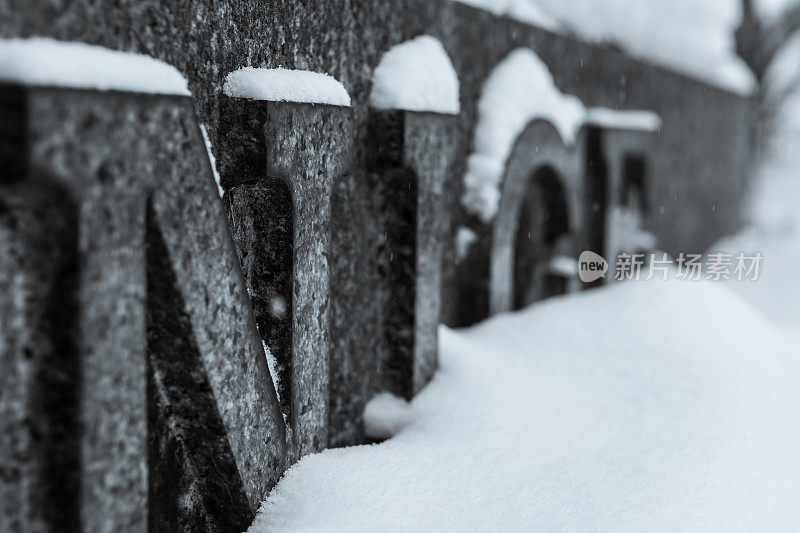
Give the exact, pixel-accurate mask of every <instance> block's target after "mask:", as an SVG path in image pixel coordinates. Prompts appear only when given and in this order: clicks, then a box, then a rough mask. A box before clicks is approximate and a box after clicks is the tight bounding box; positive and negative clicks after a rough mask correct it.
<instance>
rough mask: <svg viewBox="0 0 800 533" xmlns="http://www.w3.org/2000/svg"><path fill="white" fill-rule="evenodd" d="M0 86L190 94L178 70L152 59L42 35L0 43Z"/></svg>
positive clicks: (3, 40)
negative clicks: (1, 84)
mask: <svg viewBox="0 0 800 533" xmlns="http://www.w3.org/2000/svg"><path fill="white" fill-rule="evenodd" d="M0 82H7V83H18V84H22V85H28V86H44V87H70V88H77V89H92V90H98V91H126V92H137V93H151V94H171V95H182V96H188V95H190V93H189V88H188V86H187V83H186V78H184V77H183V75H182V74H181V73H180V72H178V69H176V68H175V67H173V66H172V65H168V64H167V63H164V62H163V61H159V60H158V59H155V58H153V57H150V56H146V55H141V54H134V53H132V52H120V51H117V50H110V49H108V48H104V47H102V46H95V45H89V44H85V43H78V42H69V41H56V40H54V39H48V38H43V37H34V38H29V39H17V38H15V39H0Z"/></svg>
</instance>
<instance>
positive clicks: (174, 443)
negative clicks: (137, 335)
mask: <svg viewBox="0 0 800 533" xmlns="http://www.w3.org/2000/svg"><path fill="white" fill-rule="evenodd" d="M148 215H149V216H148V224H147V309H148V317H147V352H148V367H147V368H148V376H147V385H148V435H149V439H150V453H149V456H148V467H149V472H150V474H151V475H150V490H149V503H150V506H149V513H148V514H149V525H150V530H151V531H244V530H245V529H247V527H248V526H249V525H250V522H252V519H253V517H254V513H253V510H252V509H251V508H250V505H249V503H248V501H247V495H246V493H245V490H244V487H243V485H242V481H241V478H240V476H239V471H238V469H237V468H236V461H235V459H234V456H233V452H232V451H231V448H230V444H229V442H228V438H227V435H226V432H225V426H224V423H223V421H222V417H221V415H220V413H219V409H218V408H217V403H216V401H215V399H214V394H213V390H212V388H211V385H210V383H209V381H208V377H207V376H206V373H205V371H204V369H203V362H202V356H201V355H200V352H199V350H198V348H197V343H196V342H195V339H194V333H193V331H192V324H191V319H190V318H189V316H188V315H187V313H186V311H185V307H186V304H185V301H184V299H183V297H182V295H181V294H180V290H179V289H178V282H177V279H176V275H175V272H174V271H173V270H172V265H171V264H170V261H169V250H168V249H167V247H166V244H165V243H164V238H163V235H162V234H161V231H160V230H159V228H158V226H157V225H156V224H155V220H154V216H153V215H152V211H151V212H150V213H148Z"/></svg>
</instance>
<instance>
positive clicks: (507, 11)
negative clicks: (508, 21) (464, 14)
mask: <svg viewBox="0 0 800 533" xmlns="http://www.w3.org/2000/svg"><path fill="white" fill-rule="evenodd" d="M455 1H456V2H460V3H462V4H467V5H469V6H472V7H477V8H478V9H483V10H484V11H489V12H490V13H493V14H495V15H497V16H507V17H509V18H512V19H515V20H519V21H520V22H525V23H527V24H531V25H533V26H538V27H540V28H544V29H546V30H551V31H558V30H559V29H560V28H561V24H560V23H559V22H558V21H557V20H556V19H554V18H553V17H551V16H550V15H548V14H547V13H545V12H544V11H543V10H542V8H541V7H539V5H538V4H536V3H535V2H532V1H530V0H455Z"/></svg>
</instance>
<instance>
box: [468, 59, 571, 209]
mask: <svg viewBox="0 0 800 533" xmlns="http://www.w3.org/2000/svg"><path fill="white" fill-rule="evenodd" d="M585 114H586V108H585V107H584V106H583V104H582V103H581V101H580V100H579V99H578V98H576V97H574V96H568V95H565V94H563V93H562V92H561V91H560V90H559V89H558V88H557V87H556V86H555V84H554V83H553V77H552V76H551V75H550V71H549V70H548V68H547V66H546V65H545V64H544V63H542V61H541V60H540V59H539V58H538V57H537V56H536V54H534V53H533V52H532V51H531V50H528V49H525V48H519V49H517V50H514V51H513V52H511V53H510V54H509V55H508V56H507V57H506V58H505V59H504V60H503V61H501V62H500V63H499V64H498V65H497V66H496V67H495V69H494V70H493V71H492V73H491V75H490V76H489V78H488V79H487V80H486V82H485V84H484V86H483V90H482V92H481V97H480V99H479V100H478V124H477V126H476V129H475V141H474V148H473V150H474V151H473V152H472V154H471V155H470V156H469V159H468V160H467V173H466V175H465V176H464V189H465V191H464V195H463V196H462V199H461V200H462V204H463V205H464V207H465V208H466V209H467V210H468V211H469V212H470V213H473V214H475V215H477V216H479V217H480V218H481V220H483V221H484V222H488V221H490V220H491V219H492V218H493V217H494V215H495V213H496V212H497V206H498V203H499V200H500V192H499V191H498V184H499V182H500V179H501V177H502V174H503V169H504V167H505V162H506V159H507V158H508V156H509V154H510V153H511V148H512V147H513V145H514V141H515V140H516V138H517V136H518V135H519V134H520V133H522V130H523V129H524V128H525V126H526V125H527V124H528V123H529V122H530V121H531V120H534V119H537V118H539V119H543V120H547V121H549V122H551V123H552V124H553V125H554V126H555V127H556V129H557V130H558V131H559V133H560V134H561V137H562V138H563V139H564V142H565V143H568V144H569V143H573V142H574V141H575V136H576V134H577V132H578V129H579V128H580V126H581V124H582V123H583V120H584V118H585Z"/></svg>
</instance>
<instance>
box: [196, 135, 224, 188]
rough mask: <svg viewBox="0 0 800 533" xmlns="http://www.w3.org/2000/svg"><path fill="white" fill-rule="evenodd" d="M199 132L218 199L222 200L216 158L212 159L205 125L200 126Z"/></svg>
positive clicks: (209, 140)
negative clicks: (204, 145)
mask: <svg viewBox="0 0 800 533" xmlns="http://www.w3.org/2000/svg"><path fill="white" fill-rule="evenodd" d="M200 132H201V133H202V134H203V142H204V143H205V144H206V154H208V162H209V163H210V164H211V172H212V173H213V174H214V183H216V184H217V192H218V193H219V197H220V198H222V197H223V196H224V195H225V189H223V188H222V179H221V178H220V176H219V172H218V171H217V158H216V157H214V153H213V152H212V150H211V139H210V138H209V136H208V130H207V129H206V126H205V124H200Z"/></svg>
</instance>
